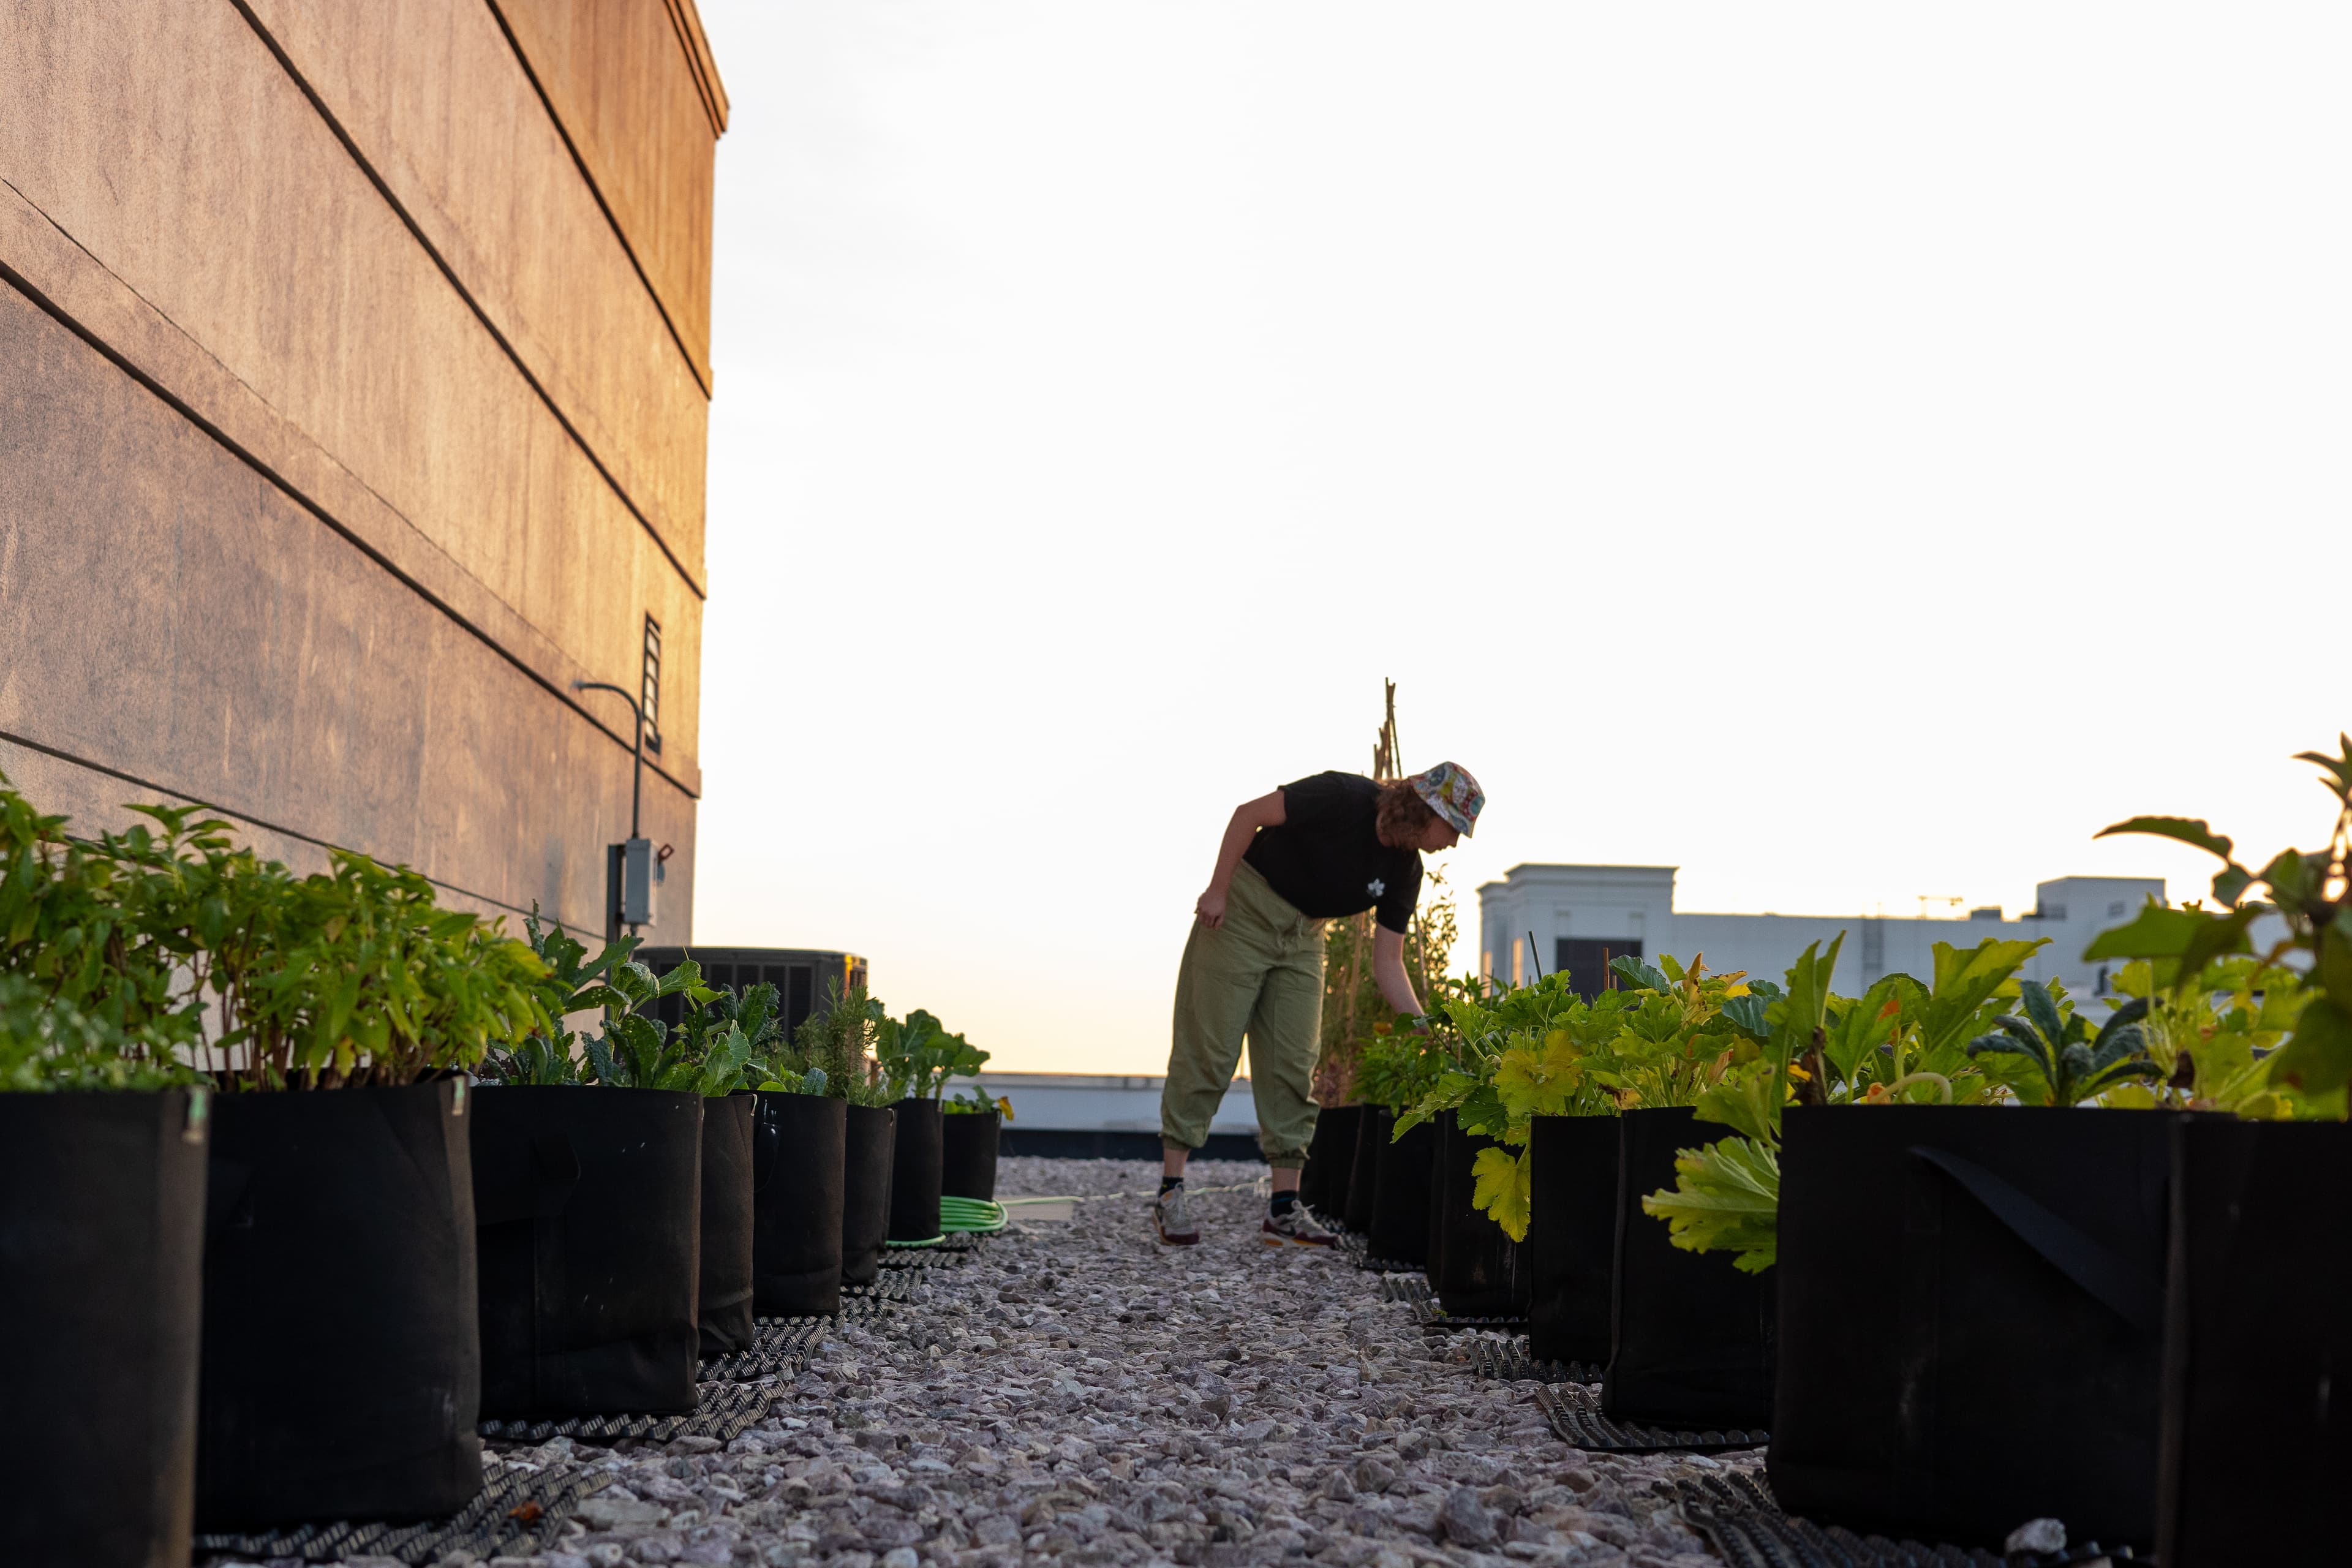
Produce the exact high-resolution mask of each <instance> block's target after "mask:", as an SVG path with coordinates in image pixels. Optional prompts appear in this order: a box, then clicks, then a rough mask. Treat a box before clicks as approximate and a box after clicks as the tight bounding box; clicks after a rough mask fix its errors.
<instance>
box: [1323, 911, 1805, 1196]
mask: <svg viewBox="0 0 2352 1568" xmlns="http://www.w3.org/2000/svg"><path fill="white" fill-rule="evenodd" d="M1611 968H1612V972H1613V974H1614V977H1615V978H1616V979H1618V980H1621V981H1622V982H1623V983H1624V984H1622V986H1621V987H1619V988H1618V989H1614V990H1610V991H1604V992H1602V993H1601V994H1600V995H1598V996H1596V997H1593V998H1592V999H1591V1000H1589V1001H1588V1000H1586V999H1585V998H1583V997H1580V996H1579V995H1578V994H1576V993H1575V991H1574V990H1573V989H1571V988H1570V984H1569V983H1568V977H1567V976H1566V975H1564V974H1550V975H1546V976H1544V977H1542V978H1541V979H1539V980H1538V981H1536V982H1534V983H1533V984H1528V985H1518V986H1512V987H1510V988H1508V989H1507V990H1501V991H1494V992H1479V993H1475V994H1469V995H1456V996H1454V997H1452V998H1449V1000H1448V1003H1447V1006H1446V1016H1447V1022H1448V1024H1449V1027H1448V1028H1447V1029H1445V1030H1444V1031H1443V1032H1442V1033H1441V1035H1440V1036H1439V1037H1438V1038H1437V1040H1436V1041H1434V1042H1433V1044H1432V1046H1431V1047H1426V1048H1424V1051H1423V1059H1422V1060H1421V1061H1419V1062H1417V1063H1412V1064H1409V1065H1408V1064H1400V1065H1401V1066H1404V1067H1406V1068H1407V1070H1409V1072H1410V1073H1411V1075H1412V1081H1411V1083H1410V1084H1409V1086H1408V1087H1410V1088H1412V1089H1418V1090H1419V1094H1418V1098H1417V1099H1415V1100H1413V1102H1412V1105H1411V1107H1410V1109H1408V1110H1405V1111H1404V1112H1403V1113H1402V1115H1400V1116H1399V1118H1398V1123H1397V1131H1398V1134H1399V1135H1402V1133H1403V1132H1404V1131H1406V1130H1408V1129H1410V1128H1412V1127H1413V1126H1415V1125H1417V1124H1419V1123H1420V1122H1421V1121H1425V1120H1427V1119H1428V1118H1430V1117H1432V1116H1434V1115H1436V1114H1437V1113H1439V1112H1440V1111H1444V1110H1453V1111H1454V1112H1455V1114H1456V1117H1457V1120H1458V1122H1459V1125H1460V1126H1461V1127H1462V1129H1463V1130H1464V1131H1467V1132H1471V1133H1475V1134H1477V1135H1479V1136H1483V1137H1487V1138H1492V1139H1495V1140H1496V1141H1497V1142H1499V1143H1500V1144H1501V1147H1499V1148H1491V1149H1482V1150H1480V1151H1479V1152H1478V1154H1477V1157H1476V1159H1475V1161H1474V1163H1473V1165H1472V1173H1473V1176H1474V1186H1473V1189H1472V1198H1471V1201H1472V1203H1473V1205H1475V1207H1477V1208H1479V1209H1481V1210H1483V1211H1485V1212H1486V1213H1487V1214H1488V1215H1492V1216H1493V1217H1494V1219H1495V1221H1496V1223H1497V1224H1498V1225H1500V1226H1502V1227H1503V1229H1504V1231H1505V1233H1506V1234H1507V1235H1509V1236H1510V1237H1513V1238H1514V1239H1521V1238H1524V1237H1525V1236H1526V1234H1527V1226H1528V1218H1529V1211H1528V1205H1529V1201H1530V1184H1531V1173H1530V1172H1529V1169H1528V1127H1529V1122H1530V1121H1531V1119H1532V1118H1534V1117H1537V1116H1561V1115H1581V1116H1593V1115H1610V1114H1613V1113H1615V1112H1616V1111H1618V1110H1623V1109H1627V1108H1631V1107H1634V1106H1640V1105H1650V1104H1665V1105H1676V1104H1688V1103H1690V1101H1691V1100H1692V1098H1693V1097H1695V1096H1696V1095H1698V1094H1700V1093H1703V1092H1705V1090H1706V1088H1707V1087H1708V1086H1710V1085H1712V1084H1713V1083H1715V1082H1717V1081H1718V1080H1719V1079H1721V1077H1722V1076H1723V1074H1724V1073H1725V1072H1726V1071H1727V1070H1728V1069H1729V1068H1732V1067H1733V1066H1734V1064H1736V1063H1737V1062H1738V1061H1741V1060H1743V1059H1753V1058H1755V1057H1756V1056H1757V1055H1758V1050H1759V1047H1758V1045H1757V1042H1756V1039H1755V1038H1754V1031H1756V1030H1759V1029H1760V1028H1761V1022H1760V1015H1759V1014H1757V1013H1756V1011H1755V1010H1754V1009H1753V1008H1752V1007H1749V1006H1748V1004H1749V1003H1753V1002H1756V1001H1758V1000H1759V999H1758V998H1757V997H1756V996H1755V995H1754V994H1752V993H1751V992H1750V990H1749V988H1748V985H1747V984H1745V977H1744V976H1742V975H1739V974H1710V973H1707V972H1706V964H1705V963H1704V961H1703V960H1695V961H1694V962H1693V963H1691V964H1690V966H1689V967H1688V968H1685V967H1684V966H1683V965H1682V964H1680V963H1676V962H1675V960H1674V959H1673V958H1672V957H1664V958H1661V959H1660V960H1659V963H1658V965H1657V966H1652V965H1649V964H1645V963H1642V962H1641V961H1639V960H1637V959H1619V960H1618V961H1617V962H1616V963H1613V964H1612V965H1611ZM1743 1019H1745V1020H1747V1024H1746V1026H1743V1024H1742V1022H1741V1020H1743ZM1378 1059H1379V1058H1378V1053H1377V1052H1375V1053H1372V1054H1371V1055H1370V1056H1368V1058H1367V1062H1368V1064H1370V1063H1375V1062H1377V1061H1378Z"/></svg>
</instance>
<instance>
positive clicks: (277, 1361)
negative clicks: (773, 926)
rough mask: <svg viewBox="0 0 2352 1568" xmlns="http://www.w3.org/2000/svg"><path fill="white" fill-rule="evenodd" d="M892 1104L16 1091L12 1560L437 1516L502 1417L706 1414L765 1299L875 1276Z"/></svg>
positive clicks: (5, 1291)
mask: <svg viewBox="0 0 2352 1568" xmlns="http://www.w3.org/2000/svg"><path fill="white" fill-rule="evenodd" d="M969 1120H972V1121H986V1122H988V1124H989V1126H990V1128H991V1129H993V1127H994V1124H995V1119H994V1118H992V1117H991V1118H977V1117H975V1118H970V1119H969ZM897 1121H898V1116H897V1113H896V1112H894V1111H893V1110H889V1109H887V1108H886V1109H881V1110H866V1109H864V1108H857V1107H844V1106H843V1105H842V1104H841V1103H840V1102H839V1101H837V1100H820V1099H815V1098H814V1097H808V1096H797V1095H762V1096H759V1097H757V1098H756V1100H755V1098H754V1097H752V1096H751V1095H749V1094H745V1095H739V1096H731V1097H727V1098H725V1099H714V1100H702V1099H701V1098H699V1097H698V1096H695V1095H691V1094H682V1093H667V1092H663V1091H656V1090H637V1089H606V1088H594V1089H572V1088H491V1089H469V1088H468V1086H467V1084H466V1083H465V1082H464V1081H463V1080H459V1079H447V1080H444V1081H439V1082H432V1083H425V1084H419V1085H415V1086H413V1087H410V1088H405V1089H341V1090H332V1091H326V1092H319V1093H299V1094H254V1093H247V1094H233V1095H218V1094H213V1095H205V1094H202V1093H182V1092H173V1093H168V1094H105V1095H35V1094H7V1095H0V1335H5V1336H6V1337H7V1340H8V1342H11V1343H14V1344H16V1346H18V1347H19V1351H18V1353H16V1354H15V1355H12V1356H10V1357H8V1358H5V1363H0V1364H5V1373H0V1467H5V1473H6V1474H8V1475H9V1476H10V1477H11V1479H12V1483H18V1484H21V1485H22V1486H23V1487H24V1489H25V1490H24V1493H23V1495H24V1496H25V1497H26V1498H37V1499H39V1500H41V1501H40V1504H39V1506H37V1507H28V1508H12V1509H7V1510H0V1562H6V1563H11V1564H15V1563H28V1564H39V1563H71V1564H76V1565H82V1564H93V1565H105V1564H114V1563H139V1564H145V1563H162V1562H167V1561H178V1562H184V1561H185V1560H186V1556H187V1552H188V1538H189V1534H190V1531H191V1528H192V1525H193V1526H194V1527H195V1528H202V1529H206V1530H212V1529H239V1528H246V1527H250V1526H255V1525H265V1524H279V1523H287V1522H293V1521H299V1520H304V1519H332V1518H362V1519H384V1520H404V1519H419V1518H429V1517H434V1516H437V1515H442V1514H446V1513H448V1512H451V1511H453V1510H456V1509H457V1508H458V1507H459V1506H461V1505H462V1504H463V1503H465V1502H466V1501H467V1500H469V1499H470V1498H472V1497H473V1496H474V1495H475V1494H476V1493H478V1491H479V1490H480V1488H481V1483H482V1469H481V1452H480V1443H479V1440H478V1437H477V1436H476V1428H477V1425H478V1422H479V1421H480V1420H481V1419H483V1418H493V1419H498V1418H511V1417H520V1416H559V1417H560V1416H563V1415H583V1414H605V1413H620V1412H626V1413H638V1414H675V1413H680V1412H684V1411H688V1410H691V1409H692V1408H693V1407H694V1405H695V1403H696V1397H697V1396H696V1387H695V1371H696V1363H697V1360H698V1355H699V1354H701V1353H706V1352H709V1351H711V1350H724V1349H730V1348H742V1347H743V1346H746V1345H748V1344H749V1343H750V1342H751V1325H750V1320H751V1315H752V1313H753V1311H754V1310H757V1311H760V1312H766V1311H769V1310H776V1311H780V1312H785V1313H809V1312H820V1311H822V1312H830V1311H833V1310H837V1308H838V1304H839V1296H840V1286H841V1281H842V1279H843V1278H844V1277H845V1276H852V1277H855V1276H857V1275H861V1274H862V1276H863V1277H864V1278H865V1279H872V1278H873V1277H874V1275H875V1273H876V1272H877V1270H878V1267H879V1259H880V1254H881V1250H882V1245H883V1239H884V1233H885V1231H886V1230H887V1219H888V1213H889V1207H890V1203H891V1191H892V1187H893V1184H894V1183H893V1171H892V1156H893V1153H894V1149H895V1141H894V1138H893V1133H894V1131H895V1127H896V1124H897ZM933 1124H934V1126H936V1111H934V1112H933ZM934 1148H936V1144H934ZM933 1160H934V1168H936V1155H934V1157H933ZM931 1201H932V1205H933V1214H934V1215H936V1204H937V1199H936V1197H934V1198H933V1199H932V1200H931ZM933 1223H934V1225H936V1219H935V1218H934V1222H933ZM192 1478H193V1485H192V1484H191V1482H192ZM192 1495H193V1498H194V1508H193V1510H191V1507H190V1498H191V1496H192ZM192 1512H193V1518H192Z"/></svg>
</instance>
